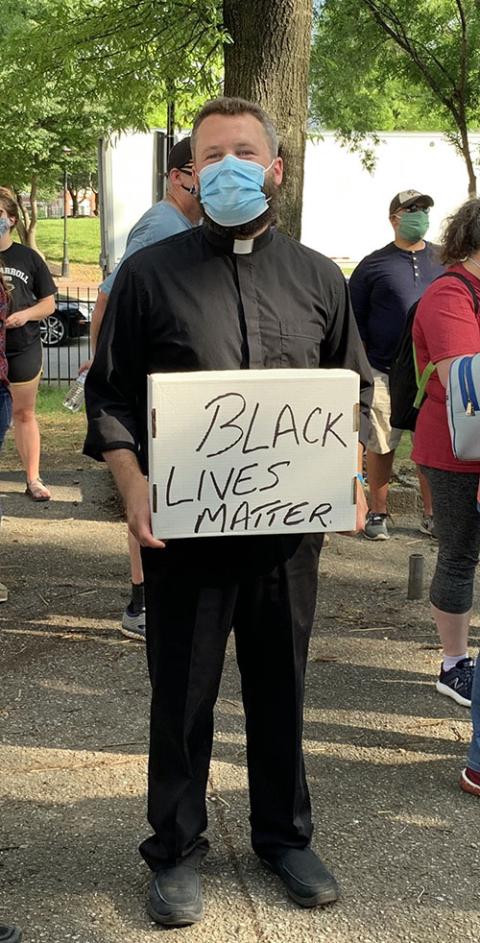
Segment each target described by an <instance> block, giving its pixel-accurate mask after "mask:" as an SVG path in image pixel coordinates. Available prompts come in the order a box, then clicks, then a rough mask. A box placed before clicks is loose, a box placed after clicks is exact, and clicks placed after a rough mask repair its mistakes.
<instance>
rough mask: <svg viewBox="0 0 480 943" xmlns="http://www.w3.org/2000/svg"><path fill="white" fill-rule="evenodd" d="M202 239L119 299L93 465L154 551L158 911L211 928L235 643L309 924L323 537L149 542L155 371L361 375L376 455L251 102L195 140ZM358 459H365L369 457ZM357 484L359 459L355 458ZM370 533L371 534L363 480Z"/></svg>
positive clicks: (109, 329) (349, 316)
mask: <svg viewBox="0 0 480 943" xmlns="http://www.w3.org/2000/svg"><path fill="white" fill-rule="evenodd" d="M192 152H193V171H194V172H193V181H194V184H195V187H196V189H197V190H199V196H200V202H201V204H202V209H203V215H204V219H203V225H202V226H201V227H198V228H197V229H193V230H191V231H190V232H185V233H182V234H180V235H177V236H174V237H172V238H171V239H167V240H164V241H163V242H161V243H157V244H156V245H154V246H151V247H150V248H146V249H142V250H141V251H140V252H137V253H136V254H135V255H134V256H133V257H132V258H130V259H127V260H126V262H125V263H124V265H123V266H122V269H121V271H120V272H119V273H118V277H117V279H116V281H115V285H114V287H113V291H112V294H111V296H110V301H109V304H108V308H107V311H106V314H105V325H104V328H103V330H102V333H101V336H100V338H99V343H98V348H97V352H96V356H95V360H94V363H93V366H92V368H91V370H90V373H89V376H88V377H87V382H86V404H87V414H88V420H89V429H88V434H87V439H86V442H85V449H84V451H85V453H86V454H88V455H90V456H92V457H93V458H95V459H97V460H101V459H102V458H105V459H106V460H107V462H108V464H109V465H110V467H111V469H112V471H113V474H114V476H115V478H116V481H117V484H118V485H119V488H120V491H121V493H122V495H123V497H124V500H125V505H126V508H127V517H128V521H129V526H130V529H131V530H132V532H133V533H134V534H135V535H136V537H137V539H138V541H139V543H140V545H141V546H142V560H143V570H144V576H145V594H146V615H147V621H146V642H147V655H148V662H149V669H150V678H151V682H152V713H151V739H150V761H149V785H148V817H149V822H150V824H151V826H152V831H153V834H152V835H151V836H150V837H149V838H147V839H146V840H145V841H144V842H142V845H141V847H140V851H141V854H142V856H143V858H144V859H145V861H146V862H147V864H148V866H149V867H150V869H151V870H152V871H153V872H154V874H153V878H152V881H151V886H150V896H149V902H148V911H149V913H150V915H151V916H152V917H153V919H154V920H155V921H156V922H157V923H159V924H163V925H164V926H185V925H187V924H190V923H194V922H195V921H197V920H200V919H201V916H202V913H203V905H202V895H201V887H200V878H199V874H198V866H199V862H200V860H201V858H202V857H203V855H204V854H205V853H206V851H207V849H208V842H207V839H206V837H205V835H204V832H205V830H206V827H207V812H206V801H205V800H206V786H207V777H208V770H209V763H210V755H211V749H212V740H213V709H214V705H215V701H216V698H217V693H218V686H219V683H220V678H221V674H222V668H223V661H224V655H225V647H226V644H227V640H228V637H229V634H230V631H231V627H232V625H233V626H234V632H235V641H236V649H237V660H238V664H239V668H240V673H241V677H242V697H243V704H244V709H245V715H246V732H247V755H248V773H249V788H250V804H251V816H250V823H251V841H252V846H253V849H254V852H255V853H256V854H257V855H258V856H259V858H260V859H261V860H262V861H263V862H264V863H266V864H267V865H268V866H269V867H270V868H271V869H272V870H273V871H274V872H275V873H276V874H278V876H279V877H280V879H281V880H282V881H283V882H284V884H285V886H286V889H287V891H288V894H289V895H290V897H291V898H292V899H293V900H294V901H295V902H296V903H298V904H299V905H300V906H302V907H314V906H322V905H324V904H328V903H332V902H333V901H335V900H336V899H337V896H338V887H337V883H336V881H335V879H334V878H333V876H332V875H331V874H330V873H329V871H328V870H327V868H326V867H325V865H324V864H322V862H321V861H320V859H319V858H318V856H317V855H316V854H315V852H314V851H313V849H312V848H311V847H310V842H311V837H312V831H313V825H312V815H311V807H310V798H309V792H308V786H307V782H306V777H305V768H304V762H303V752H302V723H303V698H304V676H305V668H306V662H307V653H308V643H309V638H310V633H311V630H312V624H313V618H314V611H315V601H316V588H317V575H318V559H319V553H320V549H321V546H322V542H323V534H308V535H306V534H291V533H290V534H278V535H273V534H272V535H266V536H258V535H257V536H256V535H253V534H251V535H250V534H246V535H244V536H242V537H241V538H238V537H235V536H233V537H232V536H224V537H202V538H197V539H195V538H193V539H189V538H187V539H184V540H169V541H167V542H165V541H162V540H157V539H155V538H154V537H153V535H152V531H151V522H150V510H149V504H148V489H147V484H146V482H145V479H144V476H143V472H144V471H146V462H147V451H146V438H147V421H146V420H147V409H146V402H145V393H146V377H147V374H149V373H155V372H158V371H169V372H172V371H183V372H185V371H194V370H225V371H228V370H238V369H240V368H242V369H245V370H248V369H255V368H256V369H259V368H262V369H266V370H268V369H269V368H273V367H283V368H288V367H308V368H312V369H315V368H318V367H319V366H322V367H327V368H330V367H332V368H333V367H340V368H342V367H344V368H349V369H351V370H355V371H356V372H358V373H359V374H360V382H361V391H362V392H361V406H362V420H361V432H360V439H361V441H362V442H365V441H366V436H367V432H368V411H369V403H370V390H371V374H370V370H369V367H368V362H367V359H366V357H365V353H364V350H363V346H362V343H361V341H360V338H359V335H358V331H357V328H356V325H355V319H354V317H353V313H352V310H351V307H350V301H349V296H348V290H347V286H346V284H345V279H344V278H343V275H342V273H341V272H340V270H339V269H338V267H337V266H336V265H335V264H334V263H333V262H332V261H331V260H330V259H326V258H325V257H324V256H321V255H319V254H318V253H316V252H313V251H312V250H311V249H307V248H306V247H305V246H302V245H300V243H298V242H296V241H295V240H293V239H290V238H288V237H287V236H285V235H283V234H282V233H280V232H279V231H278V229H276V228H275V227H274V226H273V221H274V219H275V206H274V199H272V197H274V196H275V194H276V191H277V189H278V187H279V186H280V184H281V181H282V174H283V164H282V160H281V158H280V157H279V156H278V145H277V138H276V133H275V129H274V127H273V125H272V122H271V121H270V118H269V117H268V115H266V114H265V112H264V111H262V109H261V108H259V107H258V106H257V105H255V104H253V103H252V102H247V101H243V100H242V99H238V98H220V99H217V100H215V101H213V102H209V103H207V104H206V105H205V106H204V108H203V109H202V110H201V112H200V113H199V115H198V116H197V118H196V121H195V123H194V127H193V131H192ZM359 451H360V453H361V451H362V449H360V450H359ZM358 460H359V465H358V468H359V471H360V469H361V454H359V457H358ZM356 497H357V529H358V530H359V529H361V528H362V527H363V526H364V522H365V512H366V502H365V498H364V495H363V490H362V486H361V476H360V479H359V481H357V482H356Z"/></svg>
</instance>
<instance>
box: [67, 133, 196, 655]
mask: <svg viewBox="0 0 480 943" xmlns="http://www.w3.org/2000/svg"><path fill="white" fill-rule="evenodd" d="M167 175H168V181H167V195H166V197H165V199H163V200H160V202H159V203H156V204H155V205H154V206H151V207H150V209H148V210H147V211H146V213H144V214H143V216H142V217H141V218H140V219H139V220H138V222H137V223H135V225H134V227H133V228H132V229H131V231H130V233H129V234H128V237H127V245H126V249H125V252H124V254H123V256H122V258H121V259H120V261H119V262H118V264H117V265H116V266H115V268H114V270H113V272H112V273H111V274H110V275H108V276H107V278H106V279H105V281H104V282H102V284H101V285H100V288H99V290H98V298H97V301H96V304H95V308H94V309H93V313H92V323H91V327H90V338H91V346H92V353H93V354H95V348H96V345H97V340H98V335H99V332H100V327H101V325H102V321H103V316H104V314H105V310H106V307H107V303H108V296H109V294H110V292H111V290H112V286H113V283H114V281H115V278H116V275H117V272H118V270H119V268H120V266H121V265H122V263H123V262H124V261H125V259H127V258H128V257H129V256H130V255H133V253H134V252H138V250H139V249H143V248H144V247H145V246H149V245H152V243H154V242H160V241H161V240H162V239H168V238H169V236H174V235H176V233H180V232H183V231H184V230H186V229H193V228H194V226H197V225H198V224H199V223H200V220H201V208H200V203H199V200H198V199H197V197H196V196H195V188H194V187H193V185H192V152H191V148H190V138H189V137H187V138H183V139H182V140H181V141H178V142H177V144H174V146H173V147H172V149H171V151H170V153H169V155H168V159H167ZM90 363H91V361H89V360H87V361H86V362H85V363H83V364H82V366H81V367H80V371H83V370H88V368H89V366H90ZM128 552H129V556H130V571H131V580H132V591H131V599H130V602H129V604H128V606H127V608H126V609H125V612H124V613H123V617H122V623H121V631H122V632H123V634H124V635H126V636H127V637H128V638H137V639H140V640H145V599H144V592H143V569H142V560H141V556H140V547H139V545H138V543H137V541H136V540H135V538H134V536H133V534H131V533H130V531H129V532H128Z"/></svg>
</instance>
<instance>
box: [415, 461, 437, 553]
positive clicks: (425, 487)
mask: <svg viewBox="0 0 480 943" xmlns="http://www.w3.org/2000/svg"><path fill="white" fill-rule="evenodd" d="M416 468H417V476H418V483H419V485H420V494H421V496H422V504H423V515H422V520H421V522H420V530H421V532H422V534H427V536H428V537H435V538H436V536H437V532H436V530H435V524H434V520H433V507H432V492H431V490H430V485H429V483H428V478H427V477H426V476H425V475H424V474H423V471H422V469H421V468H420V465H417V466H416Z"/></svg>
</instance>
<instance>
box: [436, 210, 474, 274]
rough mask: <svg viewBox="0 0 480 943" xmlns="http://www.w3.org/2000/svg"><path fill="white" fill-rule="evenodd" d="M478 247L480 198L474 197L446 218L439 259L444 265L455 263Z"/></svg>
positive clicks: (465, 257) (462, 259)
mask: <svg viewBox="0 0 480 943" xmlns="http://www.w3.org/2000/svg"><path fill="white" fill-rule="evenodd" d="M479 249H480V200H479V199H477V198H476V197H475V198H474V199H471V200H467V202H466V203H463V204H462V206H461V207H460V209H458V210H457V212H456V213H453V215H452V216H449V217H448V219H447V220H446V222H445V228H444V230H443V235H442V240H441V244H440V260H441V262H443V264H444V265H455V263H456V262H463V261H464V260H465V259H467V258H468V256H469V255H472V253H473V252H478V250H479Z"/></svg>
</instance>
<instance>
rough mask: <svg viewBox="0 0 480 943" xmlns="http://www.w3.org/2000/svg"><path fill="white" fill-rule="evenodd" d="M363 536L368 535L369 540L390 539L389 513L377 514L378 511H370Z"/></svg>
mask: <svg viewBox="0 0 480 943" xmlns="http://www.w3.org/2000/svg"><path fill="white" fill-rule="evenodd" d="M363 536H364V537H366V538H367V540H388V539H389V537H390V534H389V533H388V530H387V515H386V514H377V513H376V511H369V512H368V514H367V520H366V522H365V530H364V532H363Z"/></svg>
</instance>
